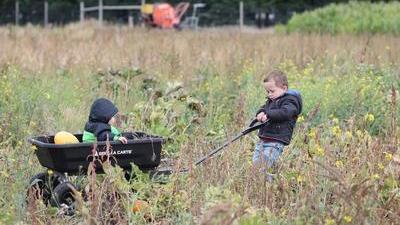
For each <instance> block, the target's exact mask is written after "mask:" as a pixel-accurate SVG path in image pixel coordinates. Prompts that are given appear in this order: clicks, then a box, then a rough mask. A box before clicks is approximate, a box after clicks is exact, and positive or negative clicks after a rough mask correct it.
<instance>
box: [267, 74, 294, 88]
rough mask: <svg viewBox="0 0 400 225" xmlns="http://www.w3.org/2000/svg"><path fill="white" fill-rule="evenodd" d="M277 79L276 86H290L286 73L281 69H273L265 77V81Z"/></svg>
mask: <svg viewBox="0 0 400 225" xmlns="http://www.w3.org/2000/svg"><path fill="white" fill-rule="evenodd" d="M272 80H273V81H275V84H276V86H278V87H281V88H283V87H284V86H286V87H287V88H289V83H288V80H287V77H286V74H285V73H284V72H282V71H280V70H272V71H271V72H269V73H268V75H267V76H266V77H265V78H264V82H269V81H272Z"/></svg>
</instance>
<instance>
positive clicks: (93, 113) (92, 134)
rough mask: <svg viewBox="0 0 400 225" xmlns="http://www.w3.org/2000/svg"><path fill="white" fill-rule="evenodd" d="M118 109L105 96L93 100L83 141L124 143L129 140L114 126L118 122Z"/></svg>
mask: <svg viewBox="0 0 400 225" xmlns="http://www.w3.org/2000/svg"><path fill="white" fill-rule="evenodd" d="M117 116H118V109H117V107H115V105H114V104H113V103H112V102H111V101H109V100H108V99H105V98H99V99H97V100H96V101H94V102H93V104H92V107H91V108H90V115H89V121H88V122H87V123H86V125H85V130H84V131H83V137H82V141H83V142H95V141H96V140H97V141H107V140H111V141H116V140H119V141H121V142H122V143H123V144H126V143H128V140H127V139H126V138H125V137H123V136H122V135H121V132H119V130H118V129H117V128H115V127H114V126H116V125H117V122H118V118H117Z"/></svg>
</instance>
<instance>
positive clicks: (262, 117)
mask: <svg viewBox="0 0 400 225" xmlns="http://www.w3.org/2000/svg"><path fill="white" fill-rule="evenodd" d="M267 118H268V117H267V114H265V113H264V112H260V113H259V114H257V120H258V121H260V122H265V121H267Z"/></svg>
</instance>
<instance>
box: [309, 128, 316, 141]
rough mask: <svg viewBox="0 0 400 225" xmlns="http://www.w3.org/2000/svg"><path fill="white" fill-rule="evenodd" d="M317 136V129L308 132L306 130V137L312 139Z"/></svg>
mask: <svg viewBox="0 0 400 225" xmlns="http://www.w3.org/2000/svg"><path fill="white" fill-rule="evenodd" d="M316 136H317V131H316V130H315V128H313V129H311V130H310V132H308V137H309V138H311V139H313V138H315V137H316Z"/></svg>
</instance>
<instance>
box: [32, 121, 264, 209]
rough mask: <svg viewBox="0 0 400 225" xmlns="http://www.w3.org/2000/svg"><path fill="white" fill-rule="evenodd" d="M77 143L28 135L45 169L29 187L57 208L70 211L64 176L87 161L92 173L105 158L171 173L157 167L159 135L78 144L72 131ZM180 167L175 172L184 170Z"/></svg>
mask: <svg viewBox="0 0 400 225" xmlns="http://www.w3.org/2000/svg"><path fill="white" fill-rule="evenodd" d="M265 123H268V121H266V122H264V123H259V122H258V121H257V120H253V121H252V122H251V123H250V125H249V127H247V128H246V129H244V130H243V131H241V132H240V133H239V134H237V135H236V136H234V137H232V138H230V139H228V140H227V141H226V142H224V143H223V144H222V145H220V146H219V147H218V148H216V149H214V150H212V151H210V152H208V153H207V154H206V155H205V156H203V157H201V158H199V159H198V160H196V161H195V162H194V165H196V166H197V165H200V164H202V163H204V162H205V161H206V160H208V159H209V158H211V157H213V156H214V155H216V154H217V153H218V152H220V151H222V150H223V149H224V148H225V147H227V146H228V145H229V144H231V143H233V142H234V141H236V140H238V139H239V138H241V137H243V136H245V135H247V134H249V133H251V132H252V131H255V130H258V129H259V128H260V127H261V126H263V125H264V124H265ZM75 136H76V137H77V138H78V140H79V142H80V143H77V144H62V145H56V144H54V136H38V137H33V138H29V139H28V141H29V142H30V143H31V144H32V145H33V146H35V147H36V156H37V158H38V159H39V162H40V164H41V165H42V166H43V167H46V168H47V171H46V172H42V173H39V174H36V175H35V176H34V177H33V178H32V179H31V181H30V186H29V190H34V191H36V190H38V191H39V192H40V197H42V198H43V200H44V202H45V203H50V204H51V205H53V206H57V207H66V208H67V210H70V211H71V212H72V213H73V211H74V202H75V199H74V193H75V192H76V190H77V188H76V187H75V186H74V184H72V183H71V182H70V181H69V179H68V177H67V176H65V174H68V175H79V174H86V172H87V171H88V168H89V165H90V163H91V162H93V163H94V164H92V165H94V168H95V171H96V173H104V170H103V168H102V162H104V161H107V160H108V161H109V162H111V164H114V165H118V166H119V167H121V168H122V169H123V170H124V171H126V172H128V174H129V172H130V171H131V169H132V168H131V167H132V163H133V164H135V165H136V166H138V167H139V169H140V170H142V171H145V172H149V175H151V176H153V177H157V176H159V175H169V174H171V173H172V172H173V170H172V169H171V168H170V167H158V166H159V165H160V162H161V148H162V144H163V143H164V139H163V138H162V137H160V136H155V135H150V134H146V133H143V132H125V133H123V136H124V137H126V138H127V139H128V143H127V144H122V143H120V142H119V141H111V142H108V143H107V142H97V143H96V144H95V145H94V144H93V143H82V134H75ZM187 171H188V169H181V170H180V171H175V172H187Z"/></svg>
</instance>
